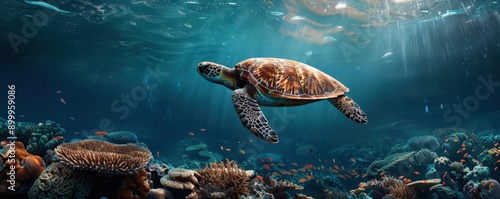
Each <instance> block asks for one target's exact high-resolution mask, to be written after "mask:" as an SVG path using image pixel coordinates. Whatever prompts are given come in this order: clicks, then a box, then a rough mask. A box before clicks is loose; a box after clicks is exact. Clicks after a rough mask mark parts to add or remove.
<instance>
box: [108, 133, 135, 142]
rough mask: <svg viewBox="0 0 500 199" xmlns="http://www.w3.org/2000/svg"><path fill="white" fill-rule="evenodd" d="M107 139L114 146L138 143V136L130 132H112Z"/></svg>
mask: <svg viewBox="0 0 500 199" xmlns="http://www.w3.org/2000/svg"><path fill="white" fill-rule="evenodd" d="M106 137H107V139H108V142H111V143H114V144H134V143H137V142H138V140H137V135H135V134H134V133H132V132H130V131H115V132H110V133H108V135H107V136H106Z"/></svg>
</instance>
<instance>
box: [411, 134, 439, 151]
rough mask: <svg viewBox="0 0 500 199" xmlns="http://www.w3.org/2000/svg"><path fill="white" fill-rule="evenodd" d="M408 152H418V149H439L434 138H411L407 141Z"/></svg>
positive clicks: (428, 136) (426, 136)
mask: <svg viewBox="0 0 500 199" xmlns="http://www.w3.org/2000/svg"><path fill="white" fill-rule="evenodd" d="M408 145H409V146H410V150H412V151H418V150H420V149H429V150H431V151H434V150H436V149H438V148H439V146H440V144H439V142H438V140H437V139H436V138H435V137H434V136H430V135H425V136H417V137H412V138H410V139H409V140H408Z"/></svg>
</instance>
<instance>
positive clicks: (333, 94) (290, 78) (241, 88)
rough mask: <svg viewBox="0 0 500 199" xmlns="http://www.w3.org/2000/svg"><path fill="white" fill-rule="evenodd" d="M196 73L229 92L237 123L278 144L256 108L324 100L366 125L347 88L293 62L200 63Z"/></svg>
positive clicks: (312, 69) (321, 73)
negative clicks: (228, 65) (230, 66)
mask: <svg viewBox="0 0 500 199" xmlns="http://www.w3.org/2000/svg"><path fill="white" fill-rule="evenodd" d="M197 71H198V73H200V74H201V76H203V77H204V78H205V79H206V80H208V81H210V82H213V83H218V84H222V85H224V86H225V87H227V88H229V89H231V90H233V104H234V108H235V109H236V112H237V113H238V116H239V117H240V120H241V123H242V124H243V125H244V126H245V127H246V128H247V129H248V130H250V131H251V132H252V133H253V134H255V135H256V136H257V137H259V138H260V139H263V140H266V141H268V142H271V143H278V135H277V134H276V132H275V131H274V130H273V129H272V128H271V127H270V126H269V122H268V121H267V119H266V117H265V116H264V113H262V111H261V109H260V107H259V106H298V105H304V104H308V103H311V102H315V101H319V100H328V101H329V102H330V103H332V104H333V105H334V106H335V107H337V109H339V110H340V112H342V113H343V114H344V115H345V116H346V117H347V118H349V119H351V120H353V121H355V122H357V123H361V124H366V123H367V122H368V120H367V118H366V114H365V112H363V110H361V108H360V107H359V105H358V104H357V103H356V102H354V101H353V100H352V99H351V98H349V97H347V96H346V95H344V93H345V92H348V91H349V89H348V88H347V87H345V86H344V85H343V84H342V83H340V82H339V81H337V80H336V79H334V78H333V77H330V76H329V75H327V74H325V73H323V72H321V71H320V70H318V69H316V68H314V67H312V66H309V65H307V64H304V63H300V62H297V61H293V60H287V59H279V58H250V59H247V60H244V61H241V62H240V63H237V64H236V65H235V66H234V68H228V67H226V66H223V65H220V64H217V63H213V62H206V61H205V62H200V63H199V64H198V67H197Z"/></svg>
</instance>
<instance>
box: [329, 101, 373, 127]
mask: <svg viewBox="0 0 500 199" xmlns="http://www.w3.org/2000/svg"><path fill="white" fill-rule="evenodd" d="M328 101H329V102H330V103H332V104H333V106H335V107H336V108H337V109H339V111H340V112H342V113H343V114H344V115H345V116H346V117H347V118H349V119H350V120H352V121H355V122H357V123H361V124H366V123H368V119H367V118H366V113H365V112H364V111H363V110H361V108H360V107H359V105H358V104H357V103H356V102H354V100H352V98H350V97H348V96H346V95H340V96H338V97H335V98H330V99H328Z"/></svg>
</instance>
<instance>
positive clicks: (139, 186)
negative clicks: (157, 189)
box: [116, 169, 151, 199]
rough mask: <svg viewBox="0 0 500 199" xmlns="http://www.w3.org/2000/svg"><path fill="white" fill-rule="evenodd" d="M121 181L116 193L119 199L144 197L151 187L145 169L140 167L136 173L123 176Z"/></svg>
mask: <svg viewBox="0 0 500 199" xmlns="http://www.w3.org/2000/svg"><path fill="white" fill-rule="evenodd" d="M122 182H123V183H122V187H121V188H120V189H119V190H118V192H117V194H116V196H117V198H119V199H140V198H142V199H146V198H147V196H148V192H149V190H150V189H151V187H150V186H149V183H148V179H147V173H146V170H145V169H140V170H139V171H138V173H136V174H134V175H131V176H127V177H125V178H124V179H123V181H122Z"/></svg>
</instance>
